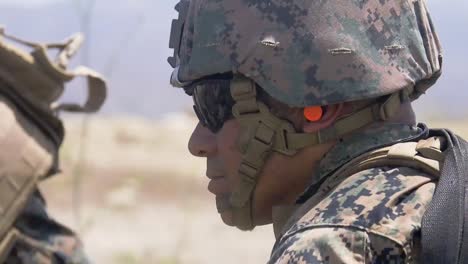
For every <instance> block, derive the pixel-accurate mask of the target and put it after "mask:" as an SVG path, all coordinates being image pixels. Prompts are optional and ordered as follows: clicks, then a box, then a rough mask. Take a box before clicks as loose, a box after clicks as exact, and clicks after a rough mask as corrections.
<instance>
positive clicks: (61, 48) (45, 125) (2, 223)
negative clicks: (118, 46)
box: [0, 27, 106, 264]
mask: <svg viewBox="0 0 468 264" xmlns="http://www.w3.org/2000/svg"><path fill="white" fill-rule="evenodd" d="M81 43H82V36H81V35H76V36H74V37H71V38H70V39H68V40H67V41H65V42H64V43H57V44H48V45H41V44H36V43H31V42H27V41H23V40H20V39H17V38H15V37H12V36H8V35H7V34H6V33H5V31H4V29H3V28H1V27H0V214H1V216H0V237H1V242H0V263H41V264H43V263H44V264H49V263H89V262H88V261H87V258H86V256H85V255H84V253H83V252H82V245H81V242H80V240H79V239H78V238H77V236H76V235H75V234H74V233H73V232H72V231H71V230H69V229H68V228H66V227H64V226H62V225H61V224H59V223H57V222H55V221H54V220H53V219H52V218H50V217H49V216H48V214H47V212H46V204H45V200H44V198H43V197H42V195H41V193H40V192H39V191H38V188H37V187H38V184H39V183H40V182H41V181H43V180H45V179H47V178H48V177H50V176H52V175H54V174H56V173H58V172H59V168H58V165H59V160H58V152H59V147H60V145H61V143H62V140H63V137H64V129H63V126H62V122H61V121H60V119H58V117H57V113H58V111H61V110H65V111H71V112H94V111H96V110H98V109H99V108H100V106H101V105H102V103H103V102H104V99H105V97H106V86H105V83H104V81H103V79H102V78H101V77H100V76H99V75H98V74H96V73H94V72H93V71H91V70H90V69H87V68H84V67H79V68H78V69H77V70H76V71H74V72H69V71H67V70H66V67H67V64H68V60H69V59H70V57H71V56H73V55H74V54H75V52H76V50H77V49H78V48H79V46H80V45H81ZM19 44H22V45H23V46H26V47H29V48H31V49H32V52H31V53H27V52H25V51H24V50H23V49H20V48H19V47H18V45H19ZM49 49H57V50H58V57H57V60H56V61H54V62H53V61H51V60H50V59H49V57H48V54H47V52H48V51H49ZM76 76H84V77H87V78H88V86H89V87H88V88H89V99H88V101H87V102H86V103H85V105H84V106H80V105H76V104H58V103H57V102H56V101H57V100H58V99H59V98H60V96H61V95H62V93H63V89H64V84H65V83H66V82H68V81H70V80H72V79H73V78H75V77H76Z"/></svg>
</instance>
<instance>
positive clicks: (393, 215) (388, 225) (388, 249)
mask: <svg viewBox="0 0 468 264" xmlns="http://www.w3.org/2000/svg"><path fill="white" fill-rule="evenodd" d="M384 131H385V132H384ZM382 132H384V133H382ZM423 133H424V131H423V130H422V129H420V128H417V127H408V126H407V125H396V124H393V125H385V126H380V127H374V128H372V129H369V130H366V131H363V132H360V133H356V134H354V135H353V136H352V137H351V138H348V139H346V140H344V141H343V142H341V143H338V144H337V145H336V146H335V147H334V148H333V149H332V150H331V151H330V152H329V153H328V154H327V155H326V157H325V158H324V159H323V160H322V161H321V164H320V169H319V178H320V179H327V178H328V179H329V177H330V174H331V173H332V172H333V171H334V170H335V169H336V168H338V167H341V166H342V165H343V164H342V163H343V162H345V163H346V162H349V161H350V160H351V159H353V158H355V157H356V156H358V155H360V154H362V153H364V152H367V151H369V150H371V149H375V148H378V147H382V146H386V145H388V144H389V143H392V142H398V141H402V140H409V139H416V138H418V137H419V136H420V135H422V134H423ZM344 150H347V151H349V152H347V151H344ZM328 179H327V181H325V182H321V183H316V186H319V188H314V186H312V187H311V188H310V189H309V190H308V192H306V193H305V194H304V195H303V197H302V198H301V199H302V200H303V204H302V205H301V207H300V208H299V209H297V210H296V211H295V212H294V214H293V215H292V216H291V218H290V219H289V220H288V222H287V223H286V224H284V226H283V229H282V230H283V231H282V233H280V234H278V240H277V242H276V245H275V247H274V249H273V252H272V256H271V260H270V262H269V263H412V262H417V258H418V256H419V253H420V235H421V233H420V228H421V219H422V216H423V214H424V212H425V210H426V208H427V206H428V203H429V202H430V201H431V199H432V195H433V192H434V189H435V183H434V179H433V178H432V177H431V176H429V175H427V174H425V173H422V172H420V171H417V170H414V169H411V168H407V167H380V168H373V169H368V170H364V171H361V172H359V173H356V174H354V175H352V176H350V177H347V178H345V179H339V178H338V179H337V180H336V181H338V182H336V183H335V182H330V181H328ZM335 186H336V187H335Z"/></svg>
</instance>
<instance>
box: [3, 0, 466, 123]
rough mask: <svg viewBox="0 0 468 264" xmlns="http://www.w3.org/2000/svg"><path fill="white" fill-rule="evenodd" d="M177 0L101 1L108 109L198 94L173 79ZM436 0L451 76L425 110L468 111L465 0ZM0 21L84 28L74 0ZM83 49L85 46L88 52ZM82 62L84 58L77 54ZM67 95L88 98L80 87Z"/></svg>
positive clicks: (96, 15)
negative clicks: (171, 36) (171, 82)
mask: <svg viewBox="0 0 468 264" xmlns="http://www.w3.org/2000/svg"><path fill="white" fill-rule="evenodd" d="M176 2H177V1H176V0H162V1H161V0H140V1H126V0H115V1H96V7H95V9H94V11H93V14H92V27H91V35H90V36H89V40H90V47H91V49H90V56H89V57H90V64H91V65H92V66H93V67H95V68H97V69H98V70H99V71H101V72H103V73H104V74H105V75H107V76H109V79H110V85H111V90H110V95H109V100H108V101H107V103H106V106H105V107H104V109H103V110H104V112H105V113H111V114H115V113H126V114H135V115H143V116H146V117H159V116H160V115H162V114H164V113H167V112H172V111H180V110H182V109H188V108H189V107H190V104H191V102H190V98H188V97H186V96H183V95H182V92H181V91H178V90H177V89H175V88H171V87H170V86H169V84H168V79H169V75H170V72H171V69H170V67H169V65H168V64H167V62H166V58H167V57H168V56H170V55H171V50H169V49H168V36H169V29H170V23H171V19H172V18H174V17H175V16H176V12H175V11H174V10H173V6H174V5H175V3H176ZM449 2H450V4H447V2H446V1H435V0H434V1H429V5H430V8H431V11H432V16H433V19H434V21H435V24H436V27H437V29H438V32H439V34H440V37H441V39H442V42H443V44H444V50H445V59H444V75H443V77H442V78H441V80H440V82H439V83H438V85H437V86H436V87H435V88H434V89H431V90H430V91H429V92H428V95H427V96H423V97H422V100H421V102H418V103H417V109H418V110H419V112H420V113H422V115H423V116H428V117H434V116H437V117H445V116H447V115H453V116H457V117H468V107H467V106H466V102H467V101H468V87H466V86H467V85H466V84H465V83H466V81H465V76H467V75H468V70H466V69H467V67H466V64H465V63H466V62H467V61H468V51H467V50H466V47H465V43H466V42H467V41H468V36H467V35H466V34H463V33H462V31H459V30H458V29H461V28H464V27H466V26H467V25H468V16H466V14H467V13H468V7H467V4H466V3H465V2H464V1H463V0H450V1H449ZM0 24H4V25H6V26H7V30H8V31H10V32H14V33H15V34H17V35H20V36H23V37H25V38H29V39H35V40H42V41H45V40H61V39H64V38H66V37H67V36H68V35H70V33H72V32H75V31H79V30H80V26H79V24H80V23H79V19H78V15H77V11H76V7H75V6H74V5H73V2H72V1H63V2H56V3H53V4H49V5H45V6H41V7H35V8H25V7H17V6H16V7H15V6H11V5H8V6H6V5H5V4H3V5H2V3H1V0H0ZM81 54H83V52H82V53H81ZM75 64H77V61H75ZM70 88H71V89H70V90H71V91H69V92H68V93H67V94H66V98H68V99H75V98H82V97H83V92H82V91H79V89H77V88H76V85H75V86H72V87H70Z"/></svg>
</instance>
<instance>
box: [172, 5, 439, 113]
mask: <svg viewBox="0 0 468 264" xmlns="http://www.w3.org/2000/svg"><path fill="white" fill-rule="evenodd" d="M178 8H179V10H180V16H181V17H180V20H181V21H179V22H178V23H179V26H176V27H173V33H172V35H173V36H172V37H171V38H172V40H171V47H172V48H174V49H175V58H171V59H170V60H169V61H170V62H171V64H172V66H174V67H175V68H176V69H175V71H174V73H173V78H175V79H176V80H179V81H180V82H191V81H195V80H198V79H200V78H203V77H207V76H210V75H213V74H218V73H226V72H235V73H236V72H238V73H241V74H243V75H245V76H247V77H249V78H252V79H253V80H254V81H255V82H257V83H258V84H259V85H260V86H261V87H262V88H263V89H265V90H266V91H267V92H268V93H269V94H270V95H271V96H273V97H275V98H276V99H278V100H279V101H282V102H284V103H286V104H288V105H290V106H297V107H302V106H309V105H326V104H333V103H338V102H344V101H354V100H359V99H366V98H374V97H379V96H381V95H386V94H391V93H394V92H396V91H398V90H401V89H403V88H408V87H411V88H412V87H413V86H414V85H415V84H416V94H415V95H413V96H412V99H415V98H416V97H418V96H419V94H420V93H422V92H424V91H425V90H426V89H427V88H428V87H429V86H431V85H432V84H433V83H434V82H435V80H436V79H437V78H438V76H439V75H440V68H441V48H440V45H439V41H438V38H437V35H436V33H435V32H434V31H433V30H434V29H433V26H432V22H431V19H430V17H429V14H428V12H427V8H426V3H425V0H414V1H413V0H412V1H408V0H396V1H388V0H386V1H367V0H352V1H341V0H324V1H309V0H291V1H283V0H191V1H187V0H182V1H181V3H179V6H178ZM176 22H177V21H176ZM182 23H183V24H182ZM176 25H177V23H176ZM178 30H182V32H178ZM179 38H180V40H179ZM173 83H174V82H173Z"/></svg>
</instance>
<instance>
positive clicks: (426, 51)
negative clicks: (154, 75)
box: [169, 0, 466, 263]
mask: <svg viewBox="0 0 468 264" xmlns="http://www.w3.org/2000/svg"><path fill="white" fill-rule="evenodd" d="M176 10H178V11H179V19H178V20H174V22H173V25H172V27H173V28H172V33H171V40H170V47H171V48H174V50H175V54H174V57H171V58H169V63H170V64H171V65H172V67H174V72H173V74H172V77H171V83H172V85H173V86H176V87H182V88H184V90H185V92H186V93H187V94H189V95H191V96H192V97H193V100H194V104H195V106H194V109H195V112H196V114H197V115H198V118H199V121H200V122H199V124H198V126H197V127H196V128H195V131H194V132H193V134H192V137H191V139H190V142H189V149H190V152H191V153H192V154H193V155H195V156H199V157H204V158H206V159H207V171H206V176H207V177H208V178H209V179H210V180H211V181H210V183H209V185H208V189H209V191H210V192H212V193H213V194H215V195H216V204H217V208H218V211H219V213H220V215H221V218H222V220H223V221H224V222H225V223H226V224H228V225H230V226H236V227H238V228H240V229H242V230H251V229H253V228H254V227H255V226H257V225H264V224H269V223H273V226H274V232H275V235H276V238H277V241H276V244H275V245H274V248H273V251H272V255H271V259H270V261H269V262H270V263H419V262H420V261H421V259H420V257H421V256H422V255H424V256H425V260H428V259H431V258H433V257H434V262H431V263H454V262H437V259H436V257H438V256H435V255H437V254H438V252H440V253H441V254H440V256H444V255H445V254H447V255H449V256H448V258H450V259H452V260H456V261H457V259H458V257H459V256H458V255H457V254H459V253H460V252H466V250H465V251H463V250H460V248H455V247H453V248H452V247H451V246H450V245H448V246H446V247H447V248H444V249H443V250H440V249H441V248H437V247H439V246H440V245H441V244H442V246H445V245H444V244H447V243H448V244H450V243H449V242H450V241H455V242H457V239H455V238H456V237H458V236H451V233H450V232H448V231H447V232H445V231H444V232H440V233H437V232H433V233H431V232H426V233H424V232H423V236H421V230H422V231H424V230H426V231H427V230H431V227H434V226H435V227H434V228H433V229H432V230H434V231H435V230H436V229H437V228H439V227H444V226H447V225H446V224H445V222H446V221H444V222H442V223H443V224H440V223H441V222H437V221H439V220H440V219H439V220H437V221H433V220H434V219H435V218H434V217H433V216H434V215H435V216H436V217H439V218H440V217H442V218H443V217H448V219H451V220H450V221H455V222H456V221H458V219H459V218H457V217H453V218H451V216H453V212H455V214H458V215H456V216H460V215H461V218H460V219H462V220H461V221H460V222H459V223H458V224H460V225H461V226H462V227H463V224H464V221H465V220H466V219H465V220H463V217H464V216H463V213H464V211H463V210H464V200H463V199H461V200H455V199H452V200H451V201H452V202H450V203H449V206H447V209H448V208H455V210H452V211H447V212H448V214H452V215H450V216H449V215H444V214H441V213H440V211H437V210H438V209H437V208H436V209H437V210H436V213H435V214H432V216H431V217H427V219H426V220H424V219H423V216H424V217H426V216H427V215H428V214H425V213H428V211H429V208H430V207H431V205H430V202H431V200H432V198H433V194H434V190H435V186H436V182H437V180H438V177H439V174H444V173H443V172H442V173H441V172H440V171H441V170H440V165H441V164H442V162H444V154H445V153H443V152H442V151H443V150H445V149H446V148H447V145H450V146H451V147H452V146H459V145H460V144H458V143H460V142H461V143H463V141H462V140H461V139H459V138H458V137H456V136H453V137H452V138H450V136H448V135H449V134H450V133H449V132H440V131H439V132H437V131H434V130H429V129H428V128H427V127H426V126H425V125H423V124H420V125H416V121H415V116H414V112H413V109H412V106H411V102H412V101H413V100H415V99H417V98H418V97H419V96H420V95H421V94H423V93H424V92H425V91H426V90H427V89H428V88H429V87H431V86H432V85H433V84H434V83H435V82H436V80H437V79H438V77H439V76H440V74H441V63H442V56H441V48H440V45H439V40H438V38H437V35H436V34H435V32H434V28H433V25H432V22H431V19H430V17H429V14H428V11H427V8H426V3H425V1H424V0H415V1H406V0H396V1H339V0H328V1H303V0H292V1H276V0H271V1H270V0H268V1H263V0H220V1H212V0H191V1H187V0H182V1H180V3H179V4H178V5H177V6H176ZM450 135H452V134H450ZM463 144H464V143H463ZM451 149H452V148H451ZM465 154H466V153H465ZM448 161H449V162H452V161H453V159H448ZM446 162H447V160H446ZM462 165H463V166H465V168H466V162H465V163H463V162H460V160H458V162H456V163H454V167H457V166H462ZM447 167H450V166H447ZM461 171H463V170H461ZM459 172H460V171H459ZM445 174H449V173H445ZM459 175H460V176H463V175H462V174H461V173H460V174H457V173H452V174H451V175H449V176H446V177H445V178H443V177H441V178H440V179H441V181H442V179H447V177H449V178H450V177H458V176H459ZM455 182H458V183H460V184H461V186H465V185H464V181H455V180H454V181H452V182H450V183H449V184H452V187H453V186H456V184H453V183H455ZM457 188H458V186H457V187H456V188H453V192H456V193H458V189H457ZM446 190H450V189H446ZM441 191H444V190H443V188H442V189H441ZM461 191H462V192H463V193H461V195H462V196H463V195H464V191H463V190H462V189H461ZM447 193H449V194H447ZM447 193H443V194H442V198H449V197H450V191H449V192H447ZM436 194H437V192H436ZM434 197H435V196H434ZM457 197H458V196H457ZM462 198H464V196H463V197H462ZM444 202H447V201H444ZM443 204H444V203H434V206H435V207H437V206H439V207H444V206H440V205H443ZM460 206H461V207H460ZM460 209H461V210H460ZM459 213H461V214H459ZM465 218H466V216H465ZM442 220H444V219H442ZM455 222H453V223H455ZM422 226H423V227H422ZM437 230H438V229H437ZM434 234H435V235H436V238H437V239H431V238H432V237H434ZM437 235H441V236H439V237H437ZM424 239H426V242H427V240H429V242H431V240H434V241H436V240H440V241H441V243H439V244H438V245H435V244H434V245H433V244H430V243H426V244H425V243H422V242H421V240H423V242H424ZM465 244H466V243H465ZM421 245H423V246H424V247H423V250H421ZM431 247H432V248H436V249H439V250H440V251H437V250H435V251H434V250H432V251H431V250H429V249H430V248H431ZM425 249H427V252H425V253H423V254H421V251H424V250H425ZM452 250H453V251H454V252H455V253H454V254H453V255H450V254H452V253H453V252H452ZM457 250H458V251H457ZM456 261H455V262H456ZM424 263H430V262H424Z"/></svg>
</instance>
